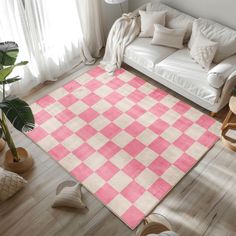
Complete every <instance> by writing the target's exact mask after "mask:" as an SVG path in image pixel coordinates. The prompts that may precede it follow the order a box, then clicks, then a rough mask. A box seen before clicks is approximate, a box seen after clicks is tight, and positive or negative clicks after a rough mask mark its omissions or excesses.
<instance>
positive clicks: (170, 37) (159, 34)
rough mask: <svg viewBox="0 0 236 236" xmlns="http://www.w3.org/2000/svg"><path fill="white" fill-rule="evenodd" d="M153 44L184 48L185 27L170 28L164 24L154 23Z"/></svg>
mask: <svg viewBox="0 0 236 236" xmlns="http://www.w3.org/2000/svg"><path fill="white" fill-rule="evenodd" d="M154 27H155V30H154V34H153V39H152V42H151V43H152V44H154V45H161V46H166V47H172V48H178V49H180V48H183V47H184V46H183V39H184V35H185V29H169V28H166V27H164V26H162V25H158V24H157V25H154Z"/></svg>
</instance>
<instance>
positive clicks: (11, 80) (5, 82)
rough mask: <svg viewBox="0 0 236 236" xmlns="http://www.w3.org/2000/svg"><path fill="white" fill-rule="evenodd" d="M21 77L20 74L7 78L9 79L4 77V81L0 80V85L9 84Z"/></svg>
mask: <svg viewBox="0 0 236 236" xmlns="http://www.w3.org/2000/svg"><path fill="white" fill-rule="evenodd" d="M21 79H22V78H21V77H20V76H16V77H13V78H9V79H5V80H4V81H0V85H3V84H11V83H14V82H16V81H19V80H21Z"/></svg>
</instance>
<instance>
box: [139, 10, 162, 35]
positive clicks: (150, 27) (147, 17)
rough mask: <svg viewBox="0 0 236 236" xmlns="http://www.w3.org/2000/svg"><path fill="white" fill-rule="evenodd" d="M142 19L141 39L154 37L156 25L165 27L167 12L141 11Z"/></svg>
mask: <svg viewBox="0 0 236 236" xmlns="http://www.w3.org/2000/svg"><path fill="white" fill-rule="evenodd" d="M139 14H140V17H141V32H140V34H139V37H143V38H148V37H153V32H154V24H160V25H165V17H166V12H165V11H160V12H156V11H148V12H147V11H141V10H140V11H139Z"/></svg>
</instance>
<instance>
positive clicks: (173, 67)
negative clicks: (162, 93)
mask: <svg viewBox="0 0 236 236" xmlns="http://www.w3.org/2000/svg"><path fill="white" fill-rule="evenodd" d="M212 66H213V65H212ZM155 73H156V74H158V75H159V76H161V77H162V78H164V79H166V80H168V81H170V82H171V83H173V84H175V85H176V86H177V87H179V88H181V89H184V90H186V91H187V92H188V93H190V94H191V95H193V96H196V97H198V98H199V99H201V100H203V101H205V102H207V103H210V104H214V103H215V102H216V101H217V99H218V98H219V95H220V92H221V90H220V89H216V88H213V87H212V86H210V85H209V83H208V81H207V72H206V71H205V70H204V69H202V68H201V66H200V65H199V64H197V63H195V62H194V61H193V60H192V59H191V57H190V53H189V50H188V49H187V48H184V49H181V50H178V51H176V52H175V53H173V54H172V55H170V56H169V57H167V58H166V59H164V60H163V61H161V62H160V63H158V64H157V65H156V66H155Z"/></svg>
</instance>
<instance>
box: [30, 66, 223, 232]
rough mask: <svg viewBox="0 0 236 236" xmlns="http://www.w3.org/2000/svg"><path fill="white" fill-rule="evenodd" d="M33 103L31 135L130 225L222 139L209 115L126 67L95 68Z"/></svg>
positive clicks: (135, 222)
mask: <svg viewBox="0 0 236 236" xmlns="http://www.w3.org/2000/svg"><path fill="white" fill-rule="evenodd" d="M32 109H33V112H34V114H35V118H36V124H37V125H36V128H35V129H34V130H33V131H32V132H31V133H29V137H30V138H31V139H32V140H34V141H35V142H36V143H37V144H38V145H39V146H41V147H42V148H43V149H44V150H45V151H46V152H48V153H49V154H50V155H51V156H52V157H53V158H54V159H55V160H56V161H58V162H59V163H60V165H62V166H63V167H64V168H65V169H66V170H67V171H69V172H70V174H71V175H73V176H74V177H75V178H76V179H77V180H78V181H80V182H81V183H82V184H83V185H84V186H85V187H86V188H87V189H88V190H89V191H90V192H91V193H93V194H94V195H95V196H96V197H97V198H98V199H100V200H101V201H102V202H103V203H104V205H106V206H107V207H108V208H109V209H110V210H111V211H112V212H113V213H114V214H116V215H117V216H118V217H119V218H120V219H121V220H122V221H123V222H125V223H126V224H127V225H128V226H129V227H130V228H131V229H134V228H135V227H136V226H137V225H138V224H139V223H140V222H141V221H142V219H143V218H144V217H145V216H146V215H147V214H149V213H150V211H151V210H152V209H153V208H154V207H155V206H156V205H157V204H158V203H159V202H160V201H161V200H162V199H163V198H164V197H165V196H166V195H167V193H168V192H169V191H170V190H171V189H172V188H173V187H174V186H175V185H176V184H177V183H178V182H179V181H180V180H181V179H182V178H183V176H184V175H185V174H186V173H187V172H188V171H189V170H190V169H191V168H192V167H193V166H194V165H195V164H196V163H197V162H198V161H199V160H200V159H201V157H203V155H204V154H205V153H206V152H207V151H208V150H209V149H210V148H211V147H212V146H213V145H214V144H215V143H216V141H217V140H218V138H219V137H218V133H219V123H218V122H216V121H215V120H214V119H212V118H211V117H209V116H207V115H205V114H203V113H202V112H200V111H198V110H196V109H194V108H192V107H191V106H189V105H187V104H186V103H184V102H182V101H180V100H178V99H177V98H175V97H173V96H172V95H169V94H168V93H166V92H164V91H162V90H160V89H158V88H156V87H155V86H153V85H151V84H149V83H148V82H145V81H144V80H142V79H141V78H138V77H136V76H134V75H133V74H131V73H129V72H128V71H125V70H123V69H121V70H119V71H117V72H116V74H115V75H114V76H109V75H108V74H107V73H105V71H104V70H103V69H102V68H101V67H96V68H94V69H92V70H90V71H88V72H87V73H85V74H83V75H82V76H80V77H79V78H77V79H76V80H73V81H71V82H69V83H68V84H66V85H64V86H63V87H62V88H59V89H57V90H55V91H54V92H52V93H50V94H48V95H47V96H45V97H43V98H41V99H39V100H38V101H37V102H36V103H34V104H33V105H32Z"/></svg>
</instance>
